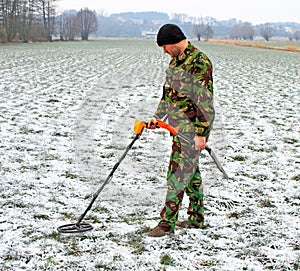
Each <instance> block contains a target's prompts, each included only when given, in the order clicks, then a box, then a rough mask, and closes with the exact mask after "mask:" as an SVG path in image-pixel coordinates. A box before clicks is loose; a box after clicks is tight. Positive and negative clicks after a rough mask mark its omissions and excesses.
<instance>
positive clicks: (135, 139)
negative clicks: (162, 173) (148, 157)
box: [76, 133, 141, 224]
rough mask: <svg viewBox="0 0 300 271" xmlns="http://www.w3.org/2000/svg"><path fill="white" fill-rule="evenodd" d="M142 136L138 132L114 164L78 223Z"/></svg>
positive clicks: (78, 222) (79, 221)
mask: <svg viewBox="0 0 300 271" xmlns="http://www.w3.org/2000/svg"><path fill="white" fill-rule="evenodd" d="M140 136H141V133H140V134H137V135H136V136H135V137H134V139H133V140H132V141H131V143H130V144H129V145H128V146H127V148H126V150H125V152H124V153H123V155H122V156H121V158H120V159H119V161H118V162H117V163H116V164H115V165H114V167H113V169H112V170H111V172H110V173H109V175H108V176H107V178H106V180H105V181H104V183H103V184H102V186H101V187H100V188H99V189H98V191H97V192H96V193H95V195H94V196H93V199H92V201H91V202H90V204H89V206H88V207H87V208H86V210H85V211H84V212H83V214H82V215H81V216H80V217H79V219H78V221H77V222H76V224H80V223H81V221H82V220H83V218H84V217H85V216H86V214H87V212H88V211H89V210H90V209H91V207H92V205H93V204H94V202H95V200H96V199H97V197H98V196H99V194H100V193H101V191H102V190H103V188H104V187H105V186H106V185H107V184H108V183H109V181H110V180H111V178H112V176H113V174H114V172H115V171H116V169H117V168H118V167H119V165H120V164H121V162H122V160H123V159H124V158H125V156H126V155H127V153H128V152H129V150H130V149H131V148H132V146H133V144H134V142H135V141H137V140H138V139H139V137H140Z"/></svg>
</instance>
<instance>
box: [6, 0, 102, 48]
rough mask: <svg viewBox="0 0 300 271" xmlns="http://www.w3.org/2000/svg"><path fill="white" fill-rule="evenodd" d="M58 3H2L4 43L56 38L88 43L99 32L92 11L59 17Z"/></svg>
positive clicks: (31, 0) (9, 0)
mask: <svg viewBox="0 0 300 271" xmlns="http://www.w3.org/2000/svg"><path fill="white" fill-rule="evenodd" d="M56 2H57V0H0V41H4V42H5V41H7V42H12V41H23V42H28V41H52V39H53V36H55V35H56V36H59V38H60V39H62V40H64V39H67V40H73V39H74V38H75V36H76V35H80V36H81V38H82V39H83V40H87V39H88V37H89V35H90V33H92V32H95V31H97V29H98V21H97V16H96V14H95V13H93V12H92V11H91V10H89V9H81V10H80V11H79V12H77V11H76V12H75V13H74V12H67V13H63V14H61V15H59V16H57V15H56V6H55V4H56Z"/></svg>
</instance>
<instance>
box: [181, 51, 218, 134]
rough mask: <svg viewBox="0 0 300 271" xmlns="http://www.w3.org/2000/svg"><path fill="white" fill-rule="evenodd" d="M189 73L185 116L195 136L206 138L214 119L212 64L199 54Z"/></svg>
mask: <svg viewBox="0 0 300 271" xmlns="http://www.w3.org/2000/svg"><path fill="white" fill-rule="evenodd" d="M190 72H191V75H190V76H192V79H191V80H190V82H191V81H192V82H191V83H192V87H191V86H188V88H189V91H188V94H187V96H188V97H189V100H190V101H189V103H190V105H189V106H187V107H186V108H187V111H186V112H185V114H186V115H187V116H188V118H189V119H190V121H191V122H192V124H193V126H194V129H195V134H196V135H199V136H204V137H208V136H209V133H210V131H211V128H212V123H213V121H214V117H215V111H214V104H213V77H212V64H211V62H210V60H209V59H208V58H207V57H206V56H205V55H203V54H200V55H199V57H198V58H196V61H195V63H194V64H193V68H192V69H191V71H190ZM183 89H184V87H183Z"/></svg>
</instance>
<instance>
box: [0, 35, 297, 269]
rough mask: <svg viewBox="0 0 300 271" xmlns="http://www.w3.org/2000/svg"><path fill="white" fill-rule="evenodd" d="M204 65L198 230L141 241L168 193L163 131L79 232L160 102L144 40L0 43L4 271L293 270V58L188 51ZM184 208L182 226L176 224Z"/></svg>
mask: <svg viewBox="0 0 300 271" xmlns="http://www.w3.org/2000/svg"><path fill="white" fill-rule="evenodd" d="M195 44H196V45H198V47H199V48H201V49H202V50H203V51H204V52H206V53H207V54H208V55H209V57H210V58H211V60H212V61H213V64H214V80H215V102H216V110H217V114H216V121H215V125H214V130H213V132H212V135H211V139H210V146H211V147H212V148H213V150H214V151H215V153H216V154H217V156H218V157H219V160H220V161H221V162H222V164H223V166H224V168H225V169H226V171H227V173H228V174H229V175H230V177H231V179H229V180H226V179H224V178H223V177H222V175H221V174H220V172H219V171H218V170H217V168H216V166H215V165H214V163H213V162H212V160H211V158H210V157H209V155H208V154H207V153H205V152H203V157H202V158H201V161H200V163H201V167H202V168H203V171H202V172H203V179H204V188H205V204H206V222H207V223H208V224H209V225H210V227H209V228H208V229H206V230H194V229H191V230H177V231H176V233H175V235H173V236H166V237H163V238H150V237H148V236H147V231H148V230H149V228H151V227H154V226H156V224H157V222H158V221H159V212H160V210H161V208H162V206H163V202H164V197H165V189H166V187H165V175H166V168H167V163H168V156H169V151H170V143H171V142H170V137H169V135H168V133H167V132H166V131H163V130H156V131H147V130H145V131H144V133H143V134H142V136H141V138H140V139H139V140H138V141H137V142H136V143H135V145H134V146H133V148H132V150H131V151H129V153H128V155H127V156H126V158H125V159H124V160H123V162H122V163H121V165H120V166H119V168H118V169H117V170H116V172H115V174H114V176H113V178H112V180H111V181H110V182H109V184H108V185H107V186H106V187H105V189H104V190H103V191H102V192H101V193H100V195H99V197H98V198H97V200H96V201H95V203H94V205H93V207H92V209H91V210H90V211H89V212H88V214H87V216H86V217H85V220H84V221H86V222H88V223H91V224H92V225H93V227H94V229H93V230H92V231H89V232H86V233H82V234H76V235H72V234H59V233H58V231H57V227H59V226H61V225H64V224H68V223H73V222H76V221H77V219H78V218H79V217H80V215H81V214H82V213H83V211H84V210H85V209H86V207H87V206H88V204H89V203H90V201H91V199H92V197H93V193H95V192H96V191H97V190H98V189H99V187H100V186H101V184H102V183H103V182H104V180H105V179H106V177H107V176H108V174H109V173H110V171H111V170H112V168H113V166H114V165H115V163H116V162H117V161H118V159H119V158H120V157H121V156H122V154H123V153H124V151H125V149H126V146H127V145H128V144H129V143H130V142H131V140H132V139H133V137H134V134H133V129H132V128H133V122H134V120H135V119H141V120H148V118H149V117H150V116H152V113H153V112H154V110H155V108H156V105H157V103H158V101H159V99H160V97H161V86H162V84H163V82H164V70H165V69H166V68H167V64H168V57H167V56H166V55H163V53H162V52H161V50H160V49H159V48H158V47H157V46H156V44H155V42H153V41H125V40H123V41H118V40H112V41H109V40H105V41H94V42H92V41H91V42H74V43H42V44H15V45H0V62H1V66H0V97H1V104H0V123H1V125H0V129H1V138H0V142H1V143H0V154H1V156H0V169H1V188H0V195H1V197H0V204H1V210H0V234H1V236H0V238H1V239H0V240H1V241H0V270H3V271H8V270H39V271H40V270H47V271H48V270H53V271H54V270H68V271H75V270H87V271H93V270H122V271H127V270H141V271H145V270H157V271H158V270H168V271H173V270H176V271H177V270H178V271H184V270H214V271H215V270H220V271H226V270H234V271H236V270H255V271H257V270H300V226H299V225H300V186H299V184H300V170H299V168H300V165H299V163H300V152H299V148H300V141H299V129H300V128H299V119H300V115H299V112H300V106H299V105H300V101H299V96H300V80H299V77H300V54H299V53H288V52H279V51H268V50H261V49H254V48H252V49H251V48H245V47H233V46H227V45H214V44H209V43H197V42H195ZM186 207H187V199H186V198H185V199H184V202H183V206H182V210H181V213H180V219H183V218H186Z"/></svg>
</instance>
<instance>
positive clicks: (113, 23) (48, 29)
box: [0, 0, 300, 42]
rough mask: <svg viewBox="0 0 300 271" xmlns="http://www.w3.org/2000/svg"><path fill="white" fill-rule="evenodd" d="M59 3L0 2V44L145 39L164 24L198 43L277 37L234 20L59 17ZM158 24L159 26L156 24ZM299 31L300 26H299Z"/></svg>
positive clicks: (269, 29) (86, 13) (84, 12)
mask: <svg viewBox="0 0 300 271" xmlns="http://www.w3.org/2000/svg"><path fill="white" fill-rule="evenodd" d="M57 1H59V0H0V41H3V42H12V41H23V42H28V41H52V39H53V37H55V38H57V39H60V40H74V39H76V38H78V37H79V38H81V39H82V40H88V39H89V37H90V35H92V34H93V35H94V36H101V37H138V38H140V37H142V33H143V32H145V31H152V32H155V31H157V28H158V27H159V26H160V24H161V23H163V22H168V21H169V22H173V23H176V24H179V25H180V26H182V28H183V29H184V30H185V32H186V33H188V35H189V36H190V37H196V38H197V39H198V40H201V39H208V38H212V37H214V36H218V37H223V38H224V37H226V38H230V39H241V40H253V39H254V37H255V35H257V34H259V35H261V36H262V37H263V38H264V39H265V40H266V41H269V40H270V39H271V38H272V37H273V36H274V35H276V32H277V29H276V28H275V27H274V26H273V25H272V24H264V25H260V26H259V27H258V26H256V27H254V26H253V25H252V24H251V23H249V22H239V21H236V20H235V19H231V20H228V21H222V22H218V21H217V20H216V19H214V18H212V17H199V18H195V17H190V16H188V15H186V14H172V16H171V18H169V16H168V15H167V14H166V13H161V12H138V13H133V12H129V13H121V14H113V15H111V16H110V17H106V16H104V15H103V14H97V13H96V12H94V11H91V10H89V9H88V8H85V9H81V10H79V11H76V10H67V11H64V12H63V13H62V14H59V15H57V13H56V2H57ZM157 22H159V23H157ZM299 29H300V26H299ZM288 37H289V39H290V40H292V39H295V40H297V41H299V40H300V30H297V29H296V30H295V29H292V30H291V32H290V33H289V35H288Z"/></svg>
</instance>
